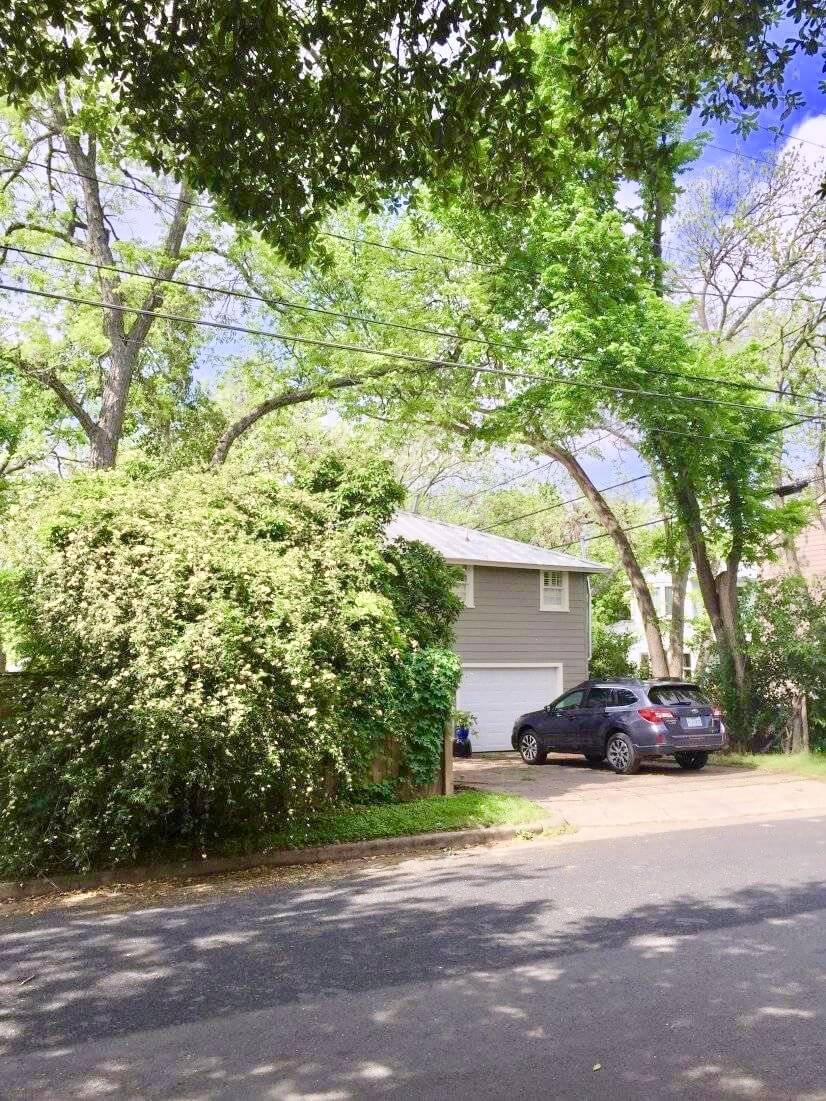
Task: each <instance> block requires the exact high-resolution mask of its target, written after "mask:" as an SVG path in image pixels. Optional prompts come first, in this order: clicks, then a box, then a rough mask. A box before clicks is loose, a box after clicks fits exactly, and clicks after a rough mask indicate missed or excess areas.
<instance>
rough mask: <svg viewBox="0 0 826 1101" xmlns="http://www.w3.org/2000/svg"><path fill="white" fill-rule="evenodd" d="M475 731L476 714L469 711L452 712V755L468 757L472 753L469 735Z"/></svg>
mask: <svg viewBox="0 0 826 1101" xmlns="http://www.w3.org/2000/svg"><path fill="white" fill-rule="evenodd" d="M475 733H476V716H475V715H472V714H471V713H470V711H458V710H457V711H454V712H453V756H454V757H470V756H471V754H472V753H473V744H472V743H471V740H470V738H471V735H472V734H475Z"/></svg>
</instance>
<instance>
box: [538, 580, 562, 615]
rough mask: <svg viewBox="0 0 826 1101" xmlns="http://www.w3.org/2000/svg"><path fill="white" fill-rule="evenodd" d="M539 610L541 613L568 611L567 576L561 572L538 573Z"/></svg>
mask: <svg viewBox="0 0 826 1101" xmlns="http://www.w3.org/2000/svg"><path fill="white" fill-rule="evenodd" d="M539 608H540V611H543V612H567V611H568V574H567V573H563V572H562V571H561V570H540V571H539Z"/></svg>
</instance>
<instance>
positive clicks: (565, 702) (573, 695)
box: [556, 688, 585, 711]
mask: <svg viewBox="0 0 826 1101" xmlns="http://www.w3.org/2000/svg"><path fill="white" fill-rule="evenodd" d="M584 695H585V690H584V689H582V688H578V689H577V690H576V692H569V693H568V695H567V696H563V697H562V699H561V700H560V701H559V703H558V704H557V705H556V710H557V711H567V710H568V709H569V708H571V707H581V706H582V698H583V696H584Z"/></svg>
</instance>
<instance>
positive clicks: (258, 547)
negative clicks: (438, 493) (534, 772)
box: [0, 460, 458, 873]
mask: <svg viewBox="0 0 826 1101" xmlns="http://www.w3.org/2000/svg"><path fill="white" fill-rule="evenodd" d="M321 465H322V466H325V469H323V470H320V469H318V468H316V469H313V470H310V471H309V472H307V471H305V473H304V474H303V475H301V476H297V477H296V479H295V480H294V481H293V483H292V484H290V485H289V486H285V485H284V484H283V483H282V482H277V481H275V480H273V479H269V478H267V477H264V476H260V475H257V476H250V477H236V478H235V479H234V480H233V479H232V477H231V476H230V475H228V474H221V475H216V474H213V473H190V474H178V475H176V476H174V477H169V478H162V479H157V480H154V481H150V482H138V481H134V480H129V479H128V478H126V477H124V476H123V475H112V474H107V475H84V476H79V477H77V478H75V479H72V480H71V481H69V482H67V483H64V484H62V485H61V486H59V487H58V488H57V489H50V491H49V492H48V493H46V492H43V491H42V490H41V491H39V492H37V491H34V490H33V491H31V496H30V498H29V499H28V500H24V501H21V502H19V503H18V505H17V506H16V509H15V512H14V514H13V515H12V517H11V521H10V523H9V524H8V525H7V528H6V531H5V534H4V537H3V539H4V546H3V547H2V550H0V560H2V561H3V562H4V563H5V565H4V569H3V571H2V574H0V613H2V615H3V617H4V619H5V624H4V627H3V629H5V630H7V631H11V632H13V634H14V636H15V647H16V650H17V652H18V653H20V654H22V655H23V656H25V657H26V658H27V659H28V671H29V674H30V675H29V676H28V677H26V678H18V680H19V681H20V682H21V685H22V686H21V687H19V688H18V689H17V699H16V700H15V705H14V706H13V707H12V708H11V709H7V710H6V711H5V712H3V711H0V738H1V739H2V740H1V741H0V868H2V869H3V870H5V871H6V872H10V871H11V872H16V873H20V872H33V871H38V870H42V869H47V868H49V869H57V868H61V867H66V868H78V869H82V868H87V867H89V866H91V865H93V864H101V863H103V864H117V863H122V862H125V861H128V860H132V859H135V858H136V857H138V856H140V855H141V854H145V853H147V852H149V851H151V850H152V849H153V848H155V847H157V846H160V845H163V844H166V843H169V842H183V843H186V844H189V843H191V844H193V845H194V844H196V843H197V844H202V845H207V844H209V843H211V842H214V841H215V840H216V839H218V838H220V837H223V836H226V835H229V834H233V833H239V832H241V831H244V832H250V831H254V830H258V829H264V828H269V827H272V826H277V827H280V826H282V825H284V824H287V823H289V821H291V820H293V819H294V818H295V817H296V816H299V815H302V814H306V813H307V812H308V811H309V809H310V808H312V806H313V805H314V804H318V802H319V801H320V800H322V799H323V798H324V797H325V793H326V794H329V792H331V791H332V790H334V789H335V788H336V787H344V788H346V787H347V786H349V785H352V784H355V785H358V784H360V783H363V782H365V780H366V776H367V770H368V768H369V765H370V762H371V761H372V759H373V757H374V755H375V753H376V752H377V750H378V749H379V748H380V747H382V746H384V745H386V744H387V742H388V740H391V741H393V742H394V743H395V744H396V745H398V746H399V747H400V753H401V762H402V763H401V767H402V773H403V775H404V776H407V777H409V779H410V780H411V781H413V782H428V781H430V780H431V779H432V778H433V776H434V774H435V771H436V769H437V766H438V760H439V750H440V746H441V731H442V727H443V723H444V721H445V719H446V717H447V715H448V714H449V713H450V709H451V706H452V703H453V698H454V695H455V688H456V684H457V681H458V662H457V660H456V658H455V657H454V655H453V654H452V653H451V652H450V649H449V647H450V641H451V634H452V624H453V622H454V620H455V617H456V615H457V614H458V602H457V601H456V599H455V597H453V595H452V593H451V583H452V580H453V577H452V572H451V570H450V568H449V567H447V566H446V565H445V564H444V563H443V562H442V560H441V559H439V558H438V557H437V556H436V555H435V554H433V553H432V552H430V551H429V550H428V549H427V548H424V547H422V546H421V545H418V544H403V543H397V544H394V545H393V546H391V547H387V546H386V545H385V543H384V539H383V536H382V528H383V525H384V523H385V522H386V520H387V519H388V517H389V514H390V513H391V512H392V510H393V508H394V507H395V505H396V504H397V502H398V497H399V492H400V491H399V489H398V487H397V486H396V485H395V483H393V482H392V481H391V480H390V479H389V477H388V475H387V473H386V471H385V470H384V469H383V468H382V467H380V466H376V465H374V466H373V467H371V468H368V469H359V470H356V471H353V470H349V471H348V470H347V469H345V468H344V467H343V466H342V465H341V464H338V465H336V464H335V463H332V465H331V463H330V461H329V460H325V461H324V463H322V464H321ZM417 594H418V595H417ZM425 613H426V614H425ZM41 674H42V675H41Z"/></svg>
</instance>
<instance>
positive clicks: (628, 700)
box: [614, 688, 637, 707]
mask: <svg viewBox="0 0 826 1101" xmlns="http://www.w3.org/2000/svg"><path fill="white" fill-rule="evenodd" d="M614 700H615V702H616V706H617V707H633V705H634V704H635V703H637V697H636V696H635V695H634V693H633V692H631V691H630V690H629V689H628V688H617V689H616V691H615V692H614Z"/></svg>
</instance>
